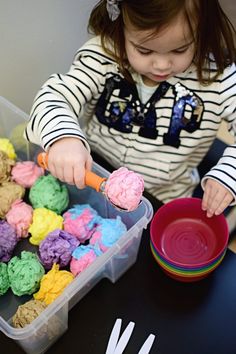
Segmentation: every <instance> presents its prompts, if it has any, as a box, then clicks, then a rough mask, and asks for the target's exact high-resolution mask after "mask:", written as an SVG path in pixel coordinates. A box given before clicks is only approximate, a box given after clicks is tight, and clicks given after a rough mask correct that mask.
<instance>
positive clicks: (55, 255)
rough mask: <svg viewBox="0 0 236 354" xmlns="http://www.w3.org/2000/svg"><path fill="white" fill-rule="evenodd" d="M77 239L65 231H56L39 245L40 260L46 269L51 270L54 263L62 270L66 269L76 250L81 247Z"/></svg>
mask: <svg viewBox="0 0 236 354" xmlns="http://www.w3.org/2000/svg"><path fill="white" fill-rule="evenodd" d="M79 244H80V242H79V240H78V239H77V237H75V236H73V235H71V234H70V233H68V232H66V231H64V230H60V229H57V230H54V231H52V232H50V233H49V234H48V235H47V237H46V238H45V239H44V240H43V241H42V242H41V243H40V245H39V258H40V260H41V262H42V264H43V265H44V267H45V268H46V269H51V268H52V266H53V264H54V263H57V264H59V267H60V268H63V267H66V266H67V265H68V264H69V262H70V260H71V255H72V252H73V251H74V249H75V248H76V247H77V246H79Z"/></svg>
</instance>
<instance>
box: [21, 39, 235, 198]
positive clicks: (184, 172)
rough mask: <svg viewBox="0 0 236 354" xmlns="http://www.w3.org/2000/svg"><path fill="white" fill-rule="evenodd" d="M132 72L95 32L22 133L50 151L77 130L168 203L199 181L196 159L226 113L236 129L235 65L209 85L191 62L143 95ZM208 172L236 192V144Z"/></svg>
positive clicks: (39, 101)
mask: <svg viewBox="0 0 236 354" xmlns="http://www.w3.org/2000/svg"><path fill="white" fill-rule="evenodd" d="M211 70H212V74H214V71H215V63H214V62H213V61H212V69H211ZM132 76H133V79H134V81H135V83H131V82H128V81H126V80H125V79H124V77H123V76H122V74H121V73H120V71H119V67H118V65H117V63H116V62H115V61H114V60H113V59H112V58H111V57H109V55H108V54H106V53H105V52H104V51H103V49H102V47H101V42H100V38H99V37H94V38H92V39H90V40H89V41H88V42H87V43H85V44H84V46H83V47H82V48H81V49H80V50H79V51H78V52H77V54H76V56H75V59H74V61H73V63H72V66H71V68H70V70H69V71H68V73H66V74H64V75H61V74H54V75H52V76H51V77H50V78H49V79H48V80H47V81H46V83H45V84H44V85H43V87H42V88H41V90H40V91H39V93H38V94H37V96H36V98H35V101H34V104H33V107H32V111H31V117H30V121H29V123H28V125H27V128H26V131H25V136H26V138H27V139H28V140H30V141H31V142H33V143H36V144H38V145H41V146H42V147H43V148H44V149H45V150H47V149H48V148H49V147H50V146H51V145H52V144H53V142H55V141H56V140H58V139H60V138H62V137H66V136H73V137H74V136H76V137H78V138H80V139H82V140H83V141H84V142H85V144H86V145H87V146H88V147H91V149H92V150H94V151H96V152H97V153H99V154H100V155H101V156H103V157H104V158H105V159H106V160H108V161H109V162H110V163H111V164H112V165H113V166H114V167H115V168H118V167H119V166H126V167H127V168H129V169H131V170H133V171H136V172H138V173H140V174H142V176H143V177H144V180H145V187H146V189H147V190H148V191H149V192H150V193H151V194H153V195H154V196H156V197H157V198H158V199H160V200H162V201H163V202H167V201H169V200H172V199H174V198H178V197H184V196H190V195H191V194H192V192H193V189H194V187H195V186H196V184H198V182H199V176H198V173H197V166H198V164H199V163H200V162H201V160H202V159H203V157H204V156H205V154H206V153H207V151H208V150H209V148H210V146H211V144H212V142H213V141H214V139H215V137H216V134H217V131H218V129H219V126H220V124H221V121H222V120H226V121H227V123H228V129H229V131H230V132H231V133H232V134H233V135H235V132H236V68H235V65H232V66H229V67H227V68H226V69H225V71H224V73H223V74H222V75H221V76H220V77H218V79H217V80H215V82H214V83H212V84H210V85H208V86H204V85H201V84H200V83H199V81H198V80H197V73H196V68H195V67H194V65H192V66H191V67H190V68H188V69H187V70H186V71H185V72H183V73H181V74H179V75H177V76H174V77H172V78H170V79H168V80H167V81H165V82H162V83H160V84H159V85H158V86H157V87H156V88H155V89H154V90H153V92H152V93H151V94H150V97H149V98H148V99H147V100H145V101H144V102H142V100H141V98H140V91H141V92H142V91H145V89H147V87H146V88H145V87H144V86H143V85H141V88H140V87H139V86H138V82H139V83H140V77H139V75H138V74H135V73H132ZM138 88H139V89H138ZM204 178H213V179H215V180H217V181H219V182H220V183H221V184H223V185H224V186H225V187H226V188H227V189H228V190H229V191H230V192H231V193H232V194H233V195H234V198H236V144H234V145H232V146H229V147H227V148H226V150H225V151H224V154H223V156H222V158H221V159H220V160H219V162H218V164H217V165H216V166H215V167H213V168H212V169H211V170H210V171H209V173H208V174H207V175H206V176H205V177H204Z"/></svg>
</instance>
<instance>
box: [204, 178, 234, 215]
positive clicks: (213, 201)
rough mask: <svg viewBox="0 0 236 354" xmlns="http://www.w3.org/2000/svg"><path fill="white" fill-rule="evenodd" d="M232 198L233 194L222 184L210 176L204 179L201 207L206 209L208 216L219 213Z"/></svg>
mask: <svg viewBox="0 0 236 354" xmlns="http://www.w3.org/2000/svg"><path fill="white" fill-rule="evenodd" d="M232 200H233V195H232V194H231V193H230V192H229V190H228V189H226V188H225V187H224V186H223V185H222V184H220V183H219V182H217V181H215V180H214V179H211V178H209V179H208V180H207V181H206V184H205V191H204V194H203V199H202V209H203V210H206V212H207V216H208V217H209V218H210V217H212V216H213V215H214V214H215V215H219V214H221V213H222V212H223V211H224V210H225V209H226V208H227V207H228V206H229V205H230V203H231V202H232Z"/></svg>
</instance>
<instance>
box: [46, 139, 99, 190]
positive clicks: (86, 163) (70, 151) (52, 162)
mask: <svg viewBox="0 0 236 354" xmlns="http://www.w3.org/2000/svg"><path fill="white" fill-rule="evenodd" d="M91 167H92V157H91V155H90V153H89V151H88V150H87V149H86V147H85V146H84V144H83V142H82V141H81V140H80V139H78V138H71V137H68V138H62V139H60V140H58V141H56V142H55V143H54V144H53V145H52V146H51V147H50V149H49V152H48V169H49V171H50V172H51V174H52V175H53V176H55V177H57V178H58V179H60V180H61V181H63V182H66V183H68V184H75V185H76V187H77V188H80V189H82V188H84V187H85V184H84V179H85V169H87V170H91Z"/></svg>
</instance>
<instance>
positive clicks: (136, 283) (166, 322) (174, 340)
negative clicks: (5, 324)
mask: <svg viewBox="0 0 236 354" xmlns="http://www.w3.org/2000/svg"><path fill="white" fill-rule="evenodd" d="M235 278H236V255H235V254H234V253H232V252H231V251H227V254H226V257H225V258H224V260H223V262H222V264H221V265H220V267H219V268H218V269H216V270H215V271H214V272H213V273H212V274H211V275H210V276H209V277H208V278H206V279H204V280H201V281H199V282H195V283H181V282H177V281H175V280H173V279H171V278H169V277H167V276H166V275H165V274H164V273H163V272H162V270H161V269H160V268H159V266H158V265H157V264H156V262H155V261H154V259H153V257H152V255H151V252H150V247H149V230H148V229H147V230H145V231H144V233H143V237H142V241H141V245H140V249H139V254H138V259H137V262H136V263H135V264H134V265H133V266H132V267H131V268H130V269H129V270H128V271H127V272H126V273H125V274H124V275H123V276H122V277H121V278H120V279H119V280H118V281H117V282H116V283H115V284H112V283H111V282H110V281H109V280H107V279H103V280H102V281H100V282H99V283H98V284H97V285H96V286H95V287H94V288H93V289H92V290H91V291H90V293H88V294H87V295H86V296H85V297H84V298H83V299H82V300H81V301H80V302H79V303H78V304H77V305H76V306H75V307H74V308H73V309H72V310H71V311H70V312H69V324H68V327H69V328H68V331H67V332H66V333H65V334H64V335H63V336H62V337H61V338H60V339H59V340H58V341H57V342H56V343H55V344H54V345H53V346H52V347H51V348H50V349H49V350H48V352H47V353H48V354H66V353H68V352H72V351H73V352H75V353H76V354H105V351H106V347H107V342H108V339H109V336H110V332H111V329H112V327H113V325H114V323H115V320H116V319H117V318H121V319H122V332H123V330H124V328H125V327H126V326H127V325H128V323H129V322H130V321H134V322H135V324H136V325H135V328H134V331H133V333H132V336H131V339H130V342H129V344H128V346H127V349H126V350H125V352H124V354H137V353H138V351H139V349H140V347H141V346H142V344H143V342H144V341H145V339H146V338H147V337H148V335H149V334H150V333H153V334H155V335H156V339H155V342H154V345H153V347H152V350H151V353H153V354H154V353H156V354H235V353H236V340H235V337H236V335H235V333H236V332H235V328H236V281H235ZM0 343H1V353H6V352H8V353H12V354H22V353H23V351H22V350H21V349H20V348H19V347H18V346H17V345H16V343H15V342H14V341H13V340H11V339H9V338H7V337H6V336H4V335H3V334H2V333H1V334H0Z"/></svg>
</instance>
